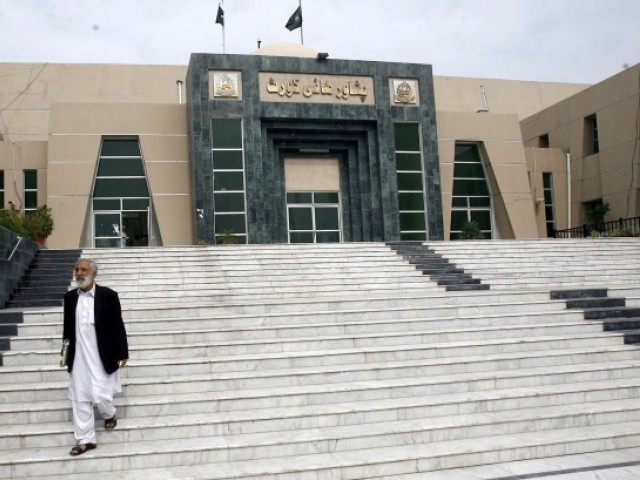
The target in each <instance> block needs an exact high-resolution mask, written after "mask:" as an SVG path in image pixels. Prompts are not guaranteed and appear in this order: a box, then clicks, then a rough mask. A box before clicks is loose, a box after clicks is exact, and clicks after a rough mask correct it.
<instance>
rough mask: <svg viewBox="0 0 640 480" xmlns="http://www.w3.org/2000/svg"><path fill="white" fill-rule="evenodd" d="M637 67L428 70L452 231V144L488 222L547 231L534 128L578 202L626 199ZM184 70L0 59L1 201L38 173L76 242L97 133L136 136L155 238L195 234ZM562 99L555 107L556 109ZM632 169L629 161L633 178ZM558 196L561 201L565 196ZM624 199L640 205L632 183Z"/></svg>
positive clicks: (83, 236) (85, 234) (46, 199)
mask: <svg viewBox="0 0 640 480" xmlns="http://www.w3.org/2000/svg"><path fill="white" fill-rule="evenodd" d="M634 69H635V73H633V75H635V77H633V79H629V78H627V76H628V75H631V74H630V73H627V72H625V73H624V75H621V76H616V77H614V78H613V79H609V80H607V81H606V82H603V83H602V84H598V85H595V86H592V87H589V88H587V87H588V86H587V85H582V84H561V83H548V82H546V83H545V82H526V81H512V80H499V79H480V78H460V77H440V76H435V77H434V85H435V102H436V109H437V116H438V135H439V150H440V152H439V154H440V160H441V172H442V185H443V204H444V221H445V227H446V232H447V235H448V231H449V220H450V201H451V185H452V175H453V152H454V151H453V146H454V145H455V141H456V140H457V141H477V142H481V143H482V145H483V148H482V151H483V154H484V156H485V161H486V163H485V165H486V169H487V173H488V177H489V181H490V182H491V188H492V191H493V192H494V194H495V196H494V218H495V219H496V223H497V228H498V231H499V234H500V235H501V236H503V237H506V238H511V237H516V238H526V237H532V236H537V235H543V234H544V230H543V229H541V224H540V212H539V211H538V210H537V209H536V208H535V201H534V197H535V195H536V193H535V188H536V183H535V182H537V179H538V177H540V181H541V174H540V171H541V170H540V168H541V167H540V165H537V166H534V167H532V166H531V161H530V154H529V153H527V156H526V157H525V150H524V149H523V147H522V134H521V133H520V132H524V137H525V141H526V143H527V145H529V146H535V145H537V137H538V136H539V135H540V134H542V133H549V135H550V139H551V142H552V146H553V145H554V144H555V146H558V147H562V148H568V149H570V150H571V153H572V158H573V159H574V160H573V162H572V171H573V172H574V174H573V176H572V179H573V189H572V191H573V205H574V210H577V211H578V212H579V211H580V205H581V202H582V201H585V199H594V198H599V196H600V195H602V196H603V197H604V198H605V199H606V200H607V201H609V202H610V203H611V204H612V206H613V205H615V206H616V209H617V210H620V209H622V208H623V205H626V204H627V201H628V200H629V199H628V196H627V192H628V188H626V187H625V185H624V184H625V181H624V180H625V179H628V178H629V177H630V174H631V171H632V169H631V166H630V165H631V162H630V158H631V157H632V156H633V152H634V148H633V147H634V144H633V142H632V141H631V139H632V137H633V136H634V132H635V127H634V125H635V123H634V122H635V114H636V108H637V92H638V89H637V77H638V71H637V70H638V68H637V67H634ZM634 69H630V70H634ZM186 71H187V67H186V66H181V65H177V66H166V65H165V66H163V65H157V66H156V65H90V64H28V63H25V64H21V63H0V105H2V106H3V109H2V110H1V111H0V134H2V139H3V140H4V141H0V168H2V169H3V170H4V171H5V184H6V185H5V198H6V201H7V202H8V200H12V201H13V202H15V203H16V204H21V192H22V189H23V187H22V170H24V169H25V168H36V169H38V181H39V203H40V204H45V203H46V204H48V205H49V206H50V207H52V208H53V212H54V218H55V221H56V228H55V231H54V234H53V235H52V236H51V237H50V239H49V241H48V245H49V246H50V247H54V248H55V247H77V246H83V245H87V239H90V236H91V229H90V227H91V222H90V221H91V215H90V209H89V198H90V195H91V189H92V186H93V178H94V176H95V170H96V167H97V159H98V154H99V148H100V141H101V137H102V135H138V136H139V138H140V143H141V146H142V153H143V158H144V161H145V167H146V171H147V176H148V181H149V187H150V190H151V195H152V198H153V202H154V208H155V211H156V214H157V219H158V224H159V227H160V230H161V233H162V240H163V242H164V244H166V245H172V244H181V243H191V242H192V240H193V235H192V221H191V220H192V218H193V212H192V207H191V197H190V182H189V177H190V169H189V164H188V146H187V132H186V129H187V121H186V107H185V106H184V105H179V99H180V96H182V100H183V101H184V93H185V86H184V80H185V77H186ZM178 82H182V83H178ZM481 86H482V87H484V91H485V94H486V100H487V103H488V107H489V112H490V113H488V114H486V113H480V114H478V113H476V111H477V110H478V109H481V108H483V107H484V103H483V97H482V92H481V89H480V88H481ZM179 89H180V90H179ZM634 95H635V97H634ZM594 98H595V99H596V100H597V101H594ZM557 102H561V103H559V104H558V105H556V106H553V105H554V104H556V103H557ZM552 106H553V107H552ZM548 107H551V108H548ZM595 111H597V114H598V119H599V125H600V128H601V148H602V150H601V152H600V153H599V154H598V155H596V156H595V157H594V158H582V157H581V154H582V151H583V145H582V143H583V140H582V139H583V131H584V125H583V120H582V118H583V116H584V115H588V114H590V113H594V112H595ZM536 112H540V113H539V114H538V115H536V116H535V117H531V118H527V119H525V120H524V121H523V122H522V124H521V126H522V130H520V128H519V126H518V120H519V119H522V118H524V117H527V116H529V115H533V114H534V113H536ZM621 119H622V120H621ZM638 150H640V149H636V150H635V152H636V157H635V159H636V160H635V161H636V163H637V161H638V160H637V158H638V157H637V155H638ZM552 157H553V155H552ZM536 158H538V160H537V161H540V162H542V163H544V162H547V160H544V161H543V160H540V156H539V155H537V157H536ZM556 161H557V160H555V159H551V160H548V163H549V165H548V166H545V167H544V168H550V169H552V170H553V171H554V172H556V170H555V168H556V167H557V168H558V169H561V167H560V166H558V165H555V163H554V162H556ZM563 165H564V162H563ZM14 166H15V170H14ZM530 170H531V171H532V172H533V173H532V175H531V181H532V182H533V183H534V185H533V189H532V187H531V185H530V183H529V171H530ZM639 170H640V168H637V166H635V168H634V170H633V171H634V174H636V175H637V174H638V171H639ZM14 173H15V176H16V181H15V184H14V181H13V177H14ZM539 174H540V175H539ZM561 174H562V173H561V171H560V170H558V175H561ZM557 183H561V182H556V184H557ZM637 184H638V183H637V180H636V183H635V185H637ZM557 195H558V196H557V201H558V203H559V202H560V201H561V200H560V199H561V198H562V195H563V193H562V192H561V191H558V192H557ZM630 201H631V203H632V204H633V205H634V206H635V205H637V201H638V200H637V198H636V196H635V190H634V195H633V197H632V199H631V200H630ZM637 210H638V209H637V207H636V208H635V211H637ZM576 216H577V215H576V212H575V211H574V213H573V217H574V218H576ZM558 218H559V221H561V220H560V217H558ZM542 226H544V225H542Z"/></svg>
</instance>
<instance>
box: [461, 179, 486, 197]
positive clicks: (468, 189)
mask: <svg viewBox="0 0 640 480" xmlns="http://www.w3.org/2000/svg"><path fill="white" fill-rule="evenodd" d="M453 194H454V195H455V196H471V195H474V196H480V195H489V190H488V189H487V182H486V181H485V180H484V179H479V180H466V179H462V180H459V179H455V180H454V182H453Z"/></svg>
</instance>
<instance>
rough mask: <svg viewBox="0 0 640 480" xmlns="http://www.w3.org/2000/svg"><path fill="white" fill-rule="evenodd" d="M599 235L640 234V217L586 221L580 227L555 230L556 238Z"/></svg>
mask: <svg viewBox="0 0 640 480" xmlns="http://www.w3.org/2000/svg"><path fill="white" fill-rule="evenodd" d="M593 232H595V233H596V234H597V236H600V235H601V236H629V235H628V234H632V235H633V234H636V235H638V234H640V217H631V218H619V219H618V220H613V221H610V222H601V223H593V224H591V225H587V224H586V223H585V224H584V225H582V226H580V227H573V228H567V229H565V230H554V232H553V236H554V237H555V238H586V237H590V236H592V235H593Z"/></svg>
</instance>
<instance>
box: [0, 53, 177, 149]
mask: <svg viewBox="0 0 640 480" xmlns="http://www.w3.org/2000/svg"><path fill="white" fill-rule="evenodd" d="M186 73H187V67H186V66H171V65H106V64H99V65H98V64H96V65H92V64H55V63H0V105H1V106H2V109H0V133H1V134H2V135H3V136H4V137H5V141H9V140H12V141H34V140H46V139H47V136H48V134H49V111H50V108H51V105H53V104H55V103H109V104H113V103H138V104H142V103H149V104H171V103H176V104H177V103H178V84H177V83H176V82H177V81H178V80H180V81H182V82H183V83H182V93H183V98H184V80H185V77H186Z"/></svg>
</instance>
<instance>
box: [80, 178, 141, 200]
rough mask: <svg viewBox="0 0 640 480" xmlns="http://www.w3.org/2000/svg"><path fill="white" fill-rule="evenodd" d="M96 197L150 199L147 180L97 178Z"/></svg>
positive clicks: (94, 191)
mask: <svg viewBox="0 0 640 480" xmlns="http://www.w3.org/2000/svg"><path fill="white" fill-rule="evenodd" d="M93 196H94V197H148V196H149V190H147V179H146V178H97V179H96V185H95V188H94V190H93Z"/></svg>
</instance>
